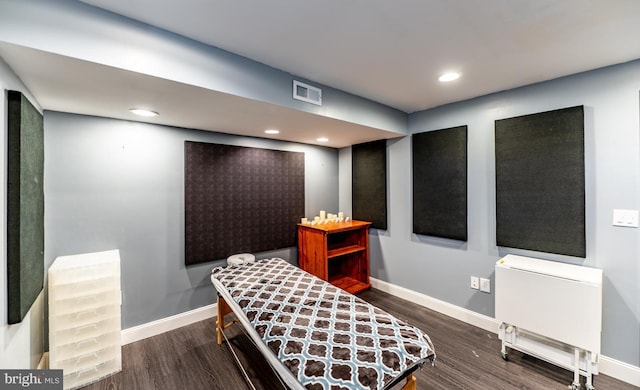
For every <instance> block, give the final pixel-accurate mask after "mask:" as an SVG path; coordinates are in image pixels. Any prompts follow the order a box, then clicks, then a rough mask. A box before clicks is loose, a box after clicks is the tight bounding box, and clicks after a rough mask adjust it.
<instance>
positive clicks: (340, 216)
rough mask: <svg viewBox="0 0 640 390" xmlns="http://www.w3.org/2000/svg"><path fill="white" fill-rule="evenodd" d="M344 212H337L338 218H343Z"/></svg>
mask: <svg viewBox="0 0 640 390" xmlns="http://www.w3.org/2000/svg"><path fill="white" fill-rule="evenodd" d="M343 218H344V213H343V212H342V211H340V212H338V219H343Z"/></svg>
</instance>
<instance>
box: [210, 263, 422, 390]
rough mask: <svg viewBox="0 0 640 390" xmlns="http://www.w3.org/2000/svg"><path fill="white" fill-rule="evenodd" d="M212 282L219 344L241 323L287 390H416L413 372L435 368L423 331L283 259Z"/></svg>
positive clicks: (234, 269) (214, 275) (231, 271)
mask: <svg viewBox="0 0 640 390" xmlns="http://www.w3.org/2000/svg"><path fill="white" fill-rule="evenodd" d="M211 281H212V283H213V285H214V287H215V288H216V290H217V291H218V318H217V321H216V328H217V337H218V340H217V341H218V344H222V341H223V337H224V338H226V337H225V336H224V330H225V329H226V328H227V327H229V326H231V325H233V324H234V323H236V322H239V323H240V324H242V326H243V327H244V329H245V332H246V333H247V335H248V336H249V337H250V338H251V339H252V341H253V343H254V344H255V345H256V347H257V349H258V350H259V351H260V352H261V353H262V355H264V357H265V359H266V361H267V362H268V363H269V364H270V365H271V366H272V368H273V370H274V371H275V372H276V373H277V375H278V376H279V378H280V380H281V382H283V384H285V385H286V386H287V387H288V388H290V389H295V390H298V389H307V390H311V389H314V390H315V389H327V390H328V389H331V390H333V389H371V390H374V389H390V388H391V387H393V386H395V385H396V384H398V383H401V382H402V381H404V380H406V383H405V384H404V387H402V389H404V390H414V389H416V378H415V376H414V375H413V372H414V371H415V370H416V369H418V368H420V367H422V366H423V365H424V363H425V362H426V361H430V362H431V364H433V362H434V359H435V353H434V349H433V345H432V343H431V340H430V339H429V337H428V336H427V335H426V334H425V333H423V332H422V331H421V330H420V329H418V328H416V327H413V326H411V325H409V324H407V323H405V322H404V321H401V320H399V319H397V318H395V317H393V316H392V315H390V314H388V313H386V312H384V311H382V310H380V309H378V308H377V307H375V306H373V305H371V304H369V303H367V302H365V301H364V300H362V299H360V298H358V297H356V296H354V295H352V294H349V293H347V292H346V291H344V290H341V289H339V288H337V287H335V286H333V285H331V284H329V283H327V282H326V281H323V280H321V279H319V278H317V277H316V276H314V275H311V274H309V273H307V272H305V271H303V270H301V269H300V268H298V267H296V266H293V265H291V264H289V263H288V262H286V261H285V260H282V259H279V258H273V259H264V260H258V261H256V262H254V263H245V264H242V265H238V266H226V267H216V268H214V269H213V270H212V272H211ZM231 313H233V314H234V316H235V320H233V321H231V322H225V316H226V315H228V314H231ZM236 360H237V359H236ZM243 371H244V370H243ZM245 377H247V376H246V374H245ZM247 379H248V377H247Z"/></svg>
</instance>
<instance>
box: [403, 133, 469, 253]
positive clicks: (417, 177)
mask: <svg viewBox="0 0 640 390" xmlns="http://www.w3.org/2000/svg"><path fill="white" fill-rule="evenodd" d="M412 148H413V232H414V233H416V234H423V235H428V236H435V237H444V238H451V239H455V240H462V241H466V240H467V126H459V127H453V128H449V129H442V130H435V131H427V132H424V133H418V134H414V135H413V136H412Z"/></svg>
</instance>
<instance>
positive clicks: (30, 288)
mask: <svg viewBox="0 0 640 390" xmlns="http://www.w3.org/2000/svg"><path fill="white" fill-rule="evenodd" d="M7 102H8V112H7V120H8V123H7V129H8V137H7V181H8V182H7V290H8V291H7V296H8V302H7V306H8V323H9V324H15V323H18V322H21V321H22V319H23V318H24V316H25V315H26V314H27V312H28V311H29V309H30V308H31V305H32V304H33V302H34V301H35V300H36V298H37V297H38V294H40V291H42V287H43V283H44V190H43V173H44V132H43V130H44V127H43V120H42V115H41V114H40V113H39V112H38V110H36V108H35V107H33V105H32V104H31V103H30V102H29V100H28V99H27V98H26V97H25V96H24V95H23V94H22V93H20V92H18V91H7Z"/></svg>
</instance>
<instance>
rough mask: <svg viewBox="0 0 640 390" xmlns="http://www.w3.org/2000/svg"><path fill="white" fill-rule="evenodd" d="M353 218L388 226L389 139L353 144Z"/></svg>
mask: <svg viewBox="0 0 640 390" xmlns="http://www.w3.org/2000/svg"><path fill="white" fill-rule="evenodd" d="M351 163H352V177H351V180H352V184H351V187H352V188H351V196H352V199H351V202H352V204H351V207H352V213H353V215H352V216H353V219H356V220H360V221H369V222H371V223H372V224H371V227H373V228H375V229H382V230H385V229H386V228H387V141H386V140H384V139H383V140H379V141H373V142H367V143H364V144H358V145H353V146H352V147H351Z"/></svg>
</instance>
